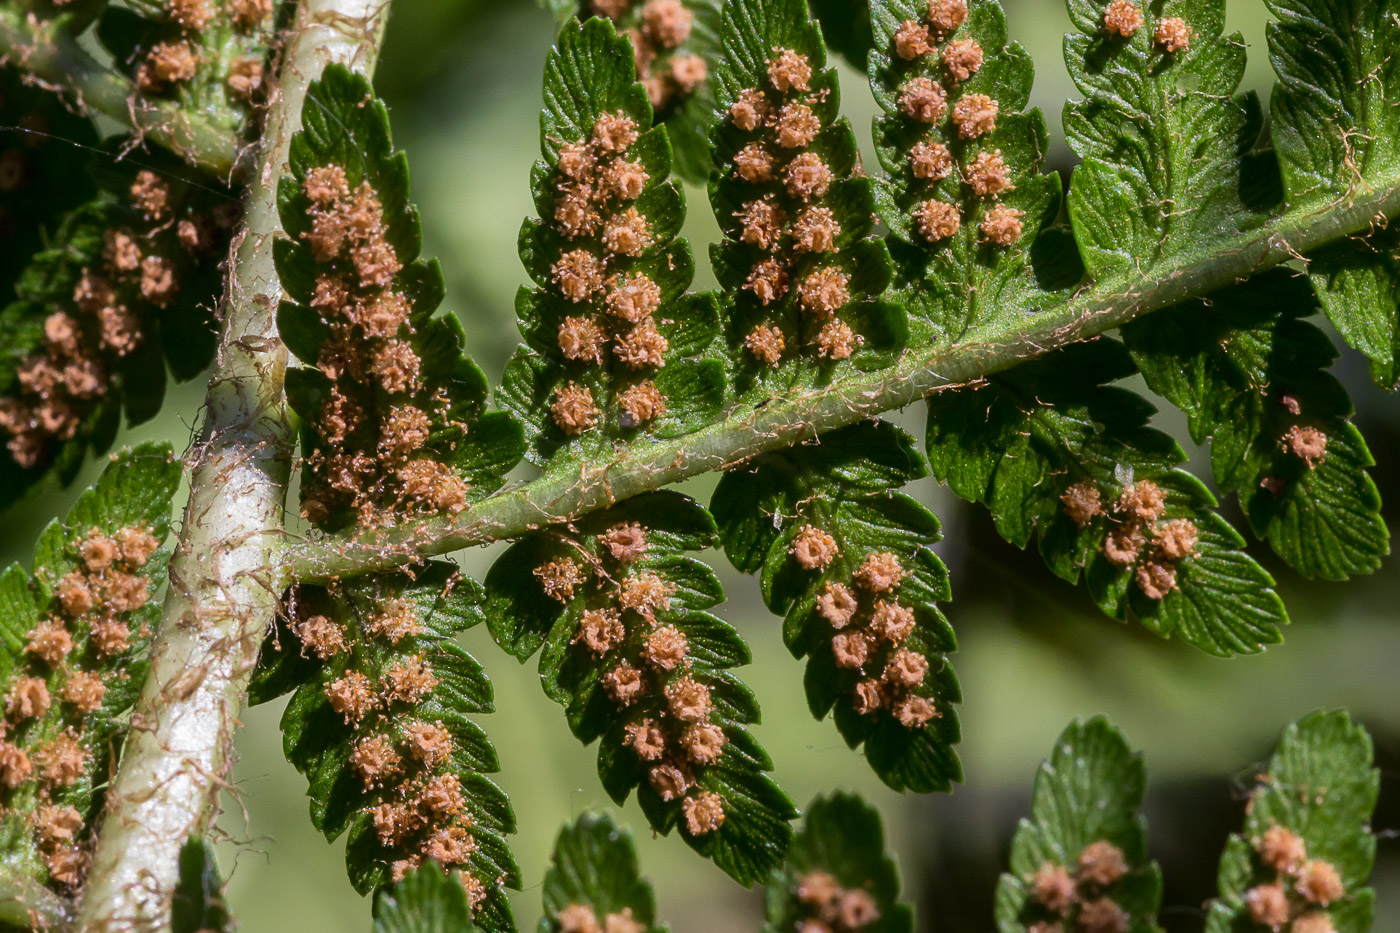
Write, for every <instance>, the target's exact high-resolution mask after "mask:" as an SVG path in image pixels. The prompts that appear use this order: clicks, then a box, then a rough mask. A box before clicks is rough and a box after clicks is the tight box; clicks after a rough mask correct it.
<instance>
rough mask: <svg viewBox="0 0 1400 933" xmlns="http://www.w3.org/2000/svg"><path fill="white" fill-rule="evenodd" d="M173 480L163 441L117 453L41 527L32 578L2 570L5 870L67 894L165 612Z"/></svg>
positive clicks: (79, 876)
mask: <svg viewBox="0 0 1400 933" xmlns="http://www.w3.org/2000/svg"><path fill="white" fill-rule="evenodd" d="M179 481H180V464H179V462H178V461H176V460H175V459H174V457H173V456H172V454H171V451H170V448H169V446H168V445H155V444H144V445H141V446H140V447H136V448H134V449H131V450H127V451H123V452H122V453H121V454H119V455H117V456H116V457H114V458H113V461H112V463H111V465H109V466H108V467H107V469H106V470H105V471H103V473H102V476H101V477H100V478H99V479H98V481H97V483H96V485H94V486H93V487H92V488H90V489H88V490H87V491H86V492H84V493H83V494H82V495H81V496H79V497H78V500H77V502H75V503H74V505H73V507H72V508H71V509H70V510H69V512H68V514H67V516H66V517H65V518H64V519H63V520H61V521H59V520H55V521H54V522H52V523H51V524H50V525H49V526H48V527H47V528H45V529H44V531H43V533H42V534H41V535H40V537H39V541H38V543H37V545H36V546H35V550H34V573H33V576H30V575H29V574H28V573H26V572H25V571H24V570H23V569H22V568H21V567H20V566H19V565H18V564H15V565H12V566H11V567H10V568H9V569H7V570H6V571H5V572H4V573H3V574H0V692H3V695H4V703H5V720H4V723H3V729H2V730H0V735H3V738H0V800H3V803H4V812H3V815H0V853H3V854H2V855H0V862H2V863H3V867H0V873H4V874H8V875H28V876H31V877H34V878H38V879H41V880H44V881H46V883H47V884H48V885H49V887H51V888H53V889H55V890H56V891H58V892H60V893H62V894H65V895H68V894H71V893H72V892H73V891H74V890H76V889H77V888H78V887H79V886H80V885H81V884H82V881H83V875H84V872H85V870H86V868H85V866H86V857H85V854H84V851H85V848H86V846H87V845H88V844H89V842H90V830H91V827H92V825H93V821H94V820H95V819H96V818H97V816H98V813H99V812H100V810H101V806H102V791H103V788H105V786H106V784H107V780H108V778H109V777H110V774H111V771H112V765H113V754H112V750H113V748H114V747H117V746H119V745H120V743H121V740H122V736H123V735H124V733H125V731H126V715H127V713H128V712H129V710H130V708H131V706H132V704H133V703H134V702H135V699H136V695H137V693H138V692H139V691H140V689H141V684H142V681H143V680H144V679H145V675H146V669H147V661H146V658H145V651H146V647H147V645H148V644H149V643H150V639H151V636H152V634H153V630H154V627H155V624H156V622H157V620H158V619H159V617H160V604H159V602H158V600H157V599H156V596H157V595H158V593H159V592H160V590H161V588H162V587H163V586H164V585H165V577H166V565H167V563H168V561H169V557H170V555H169V552H167V551H165V550H163V549H161V548H160V543H161V542H162V541H163V540H164V539H165V537H166V535H167V533H168V532H169V529H170V502H171V499H172V497H173V496H174V495H175V490H176V488H177V486H178V485H179Z"/></svg>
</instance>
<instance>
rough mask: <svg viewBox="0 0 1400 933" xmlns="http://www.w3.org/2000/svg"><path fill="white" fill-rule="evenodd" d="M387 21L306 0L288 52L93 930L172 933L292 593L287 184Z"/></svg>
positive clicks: (111, 820) (365, 65) (89, 916)
mask: <svg viewBox="0 0 1400 933" xmlns="http://www.w3.org/2000/svg"><path fill="white" fill-rule="evenodd" d="M386 11H387V4H386V3H384V2H383V0H304V2H302V3H301V4H300V5H299V7H298V10H297V17H296V22H295V24H294V25H293V27H292V31H291V33H290V34H289V37H288V44H287V53H286V58H285V60H284V65H283V70H282V75H283V80H282V82H281V83H280V86H278V87H277V88H275V89H274V91H273V93H272V96H271V98H270V102H269V105H268V111H267V122H266V126H265V129H264V135H263V139H264V148H263V150H262V152H261V153H260V155H259V158H258V161H257V170H256V174H255V175H254V177H253V180H252V183H251V184H250V185H249V188H248V192H247V198H246V204H245V207H246V214H245V217H246V220H245V226H244V229H243V231H242V232H241V234H240V236H241V241H239V243H240V245H239V247H238V251H237V255H236V257H235V260H234V264H233V268H232V271H231V274H230V276H229V283H228V290H227V293H226V295H225V298H224V304H225V318H224V332H223V335H222V338H221V344H220V348H219V356H218V362H217V363H216V367H215V371H214V374H213V376H212V378H211V379H210V382H209V392H208V396H207V398H206V402H205V405H206V409H207V415H206V418H205V421H204V424H203V426H202V428H201V431H200V434H199V436H198V438H197V440H196V443H195V446H194V454H193V456H192V457H191V458H190V459H191V462H192V464H193V467H192V474H191V477H190V485H191V494H190V500H189V504H188V506H187V509H186V512H185V522H184V529H183V532H182V534H181V537H180V541H179V546H178V549H177V551H176V554H175V557H174V560H173V561H172V564H171V575H172V585H171V586H170V589H169V594H168V596H167V600H166V604H165V607H164V612H163V615H162V620H161V626H160V630H159V634H158V636H157V639H156V642H155V645H154V646H153V648H152V653H151V674H150V676H149V678H148V679H147V681H146V684H145V688H144V689H143V691H142V694H141V698H140V700H139V701H138V703H137V706H136V709H135V711H134V712H133V714H132V728H131V734H130V737H129V738H128V740H127V744H126V747H125V749H124V751H123V755H122V762H121V767H120V770H119V771H118V773H117V776H116V778H115V779H114V780H113V782H112V785H111V788H110V789H109V791H108V807H107V812H106V815H105V824H104V826H105V829H104V831H103V833H102V835H101V836H100V838H99V840H98V845H97V851H96V854H95V857H94V862H93V868H92V872H91V874H90V875H89V878H90V880H89V883H88V886H87V889H86V891H85V892H84V897H83V902H82V904H81V907H80V909H79V920H78V929H80V930H84V931H96V930H104V931H109V930H119V931H136V930H140V931H148V930H150V931H154V930H166V929H169V926H170V913H169V904H170V898H171V896H172V892H173V891H174V889H175V885H176V882H177V874H178V866H179V852H180V847H181V846H182V845H183V844H184V843H185V841H186V840H187V839H189V838H190V837H191V836H192V835H202V834H203V833H204V832H205V831H206V830H207V829H208V828H209V825H210V824H211V822H212V821H213V818H214V816H215V814H216V813H217V809H218V796H219V794H220V793H221V791H222V789H223V786H224V778H225V776H226V774H227V771H228V768H229V765H230V760H231V759H230V753H231V751H232V745H233V731H234V727H235V724H236V720H237V717H238V713H239V710H240V708H241V706H242V702H243V697H244V694H245V692H246V689H247V686H248V680H249V678H250V676H251V675H252V673H253V668H254V666H255V664H256V662H257V657H258V650H259V648H260V646H261V644H262V637H263V635H264V633H265V632H266V630H267V626H268V624H269V623H270V620H271V619H272V616H273V613H274V611H275V609H276V602H277V594H278V592H280V589H279V587H277V585H276V584H275V582H274V581H272V580H269V579H268V573H267V569H266V568H268V567H271V566H275V565H276V563H277V561H276V558H275V554H276V546H277V542H278V540H279V536H280V535H281V533H282V530H283V528H282V509H283V505H284V500H285V497H286V489H287V482H288V479H289V476H290V470H291V455H292V447H293V440H294V433H293V430H292V426H291V422H290V419H289V417H288V412H287V409H286V406H285V404H284V402H283V397H282V389H283V376H284V373H285V371H286V365H287V353H286V349H285V348H284V347H283V345H282V343H281V342H280V340H278V338H277V328H276V323H275V313H276V309H277V305H278V302H279V300H280V299H281V297H282V289H281V285H280V284H279V281H278V277H277V273H276V268H275V266H274V262H273V249H272V247H273V242H274V240H275V238H276V235H277V234H278V233H279V232H280V229H281V226H280V221H279V219H278V212H277V199H276V195H277V184H278V181H279V180H280V178H281V176H282V174H283V173H284V172H285V171H286V165H287V156H288V147H289V145H290V143H291V139H292V134H293V133H294V132H295V131H296V130H297V128H298V127H299V126H300V123H301V113H302V107H303V104H304V101H305V98H306V90H307V86H308V85H309V84H310V82H311V81H312V80H314V79H315V78H316V77H317V76H319V75H320V73H321V71H322V70H323V69H324V68H325V67H326V65H327V64H329V63H331V62H344V63H346V64H348V65H350V66H351V67H354V68H357V69H359V70H362V71H364V72H371V71H372V70H373V67H374V63H375V60H376V58H377V55H378V50H379V43H380V39H381V37H382V35H383V29H384V24H385V20H386Z"/></svg>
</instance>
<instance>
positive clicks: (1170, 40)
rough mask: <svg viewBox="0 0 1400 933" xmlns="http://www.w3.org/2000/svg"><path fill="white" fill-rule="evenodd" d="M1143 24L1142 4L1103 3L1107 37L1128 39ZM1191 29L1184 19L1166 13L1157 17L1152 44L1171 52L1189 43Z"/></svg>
mask: <svg viewBox="0 0 1400 933" xmlns="http://www.w3.org/2000/svg"><path fill="white" fill-rule="evenodd" d="M1145 25H1147V21H1146V19H1144V17H1143V12H1142V8H1141V7H1140V6H1139V5H1138V4H1136V3H1133V2H1132V0H1111V2H1110V3H1109V4H1108V5H1107V6H1106V7H1104V11H1103V28H1104V32H1106V33H1107V34H1108V35H1109V36H1110V37H1113V38H1117V39H1131V38H1132V37H1133V36H1134V35H1136V34H1137V31H1138V30H1139V29H1141V28H1142V27H1143V26H1145ZM1192 33H1193V30H1192V29H1191V27H1190V26H1189V25H1187V23H1186V21H1185V20H1184V19H1182V18H1180V17H1179V16H1166V17H1163V18H1162V19H1160V20H1158V21H1157V26H1156V28H1155V29H1153V30H1152V44H1153V45H1154V46H1155V47H1156V48H1157V50H1158V51H1159V52H1162V53H1164V54H1167V55H1171V54H1174V53H1176V52H1180V51H1182V50H1184V49H1187V48H1189V47H1190V46H1191V36H1192Z"/></svg>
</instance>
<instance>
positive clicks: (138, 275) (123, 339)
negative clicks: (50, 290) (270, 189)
mask: <svg viewBox="0 0 1400 933" xmlns="http://www.w3.org/2000/svg"><path fill="white" fill-rule="evenodd" d="M128 196H129V199H130V200H129V203H130V206H131V207H132V208H133V209H134V211H135V215H137V216H138V217H139V219H136V220H135V222H134V223H132V224H131V225H129V226H122V227H119V228H115V229H109V230H107V231H106V233H105V238H106V239H105V243H104V246H103V250H102V254H101V256H100V257H99V258H98V259H97V260H96V261H95V262H94V263H92V264H91V265H89V266H86V267H84V268H83V269H82V271H81V273H80V274H79V276H78V280H77V283H76V285H75V286H74V288H73V293H72V299H71V301H61V302H54V303H53V305H52V307H50V308H48V309H46V310H47V311H48V316H47V317H46V318H45V319H44V328H43V333H44V337H43V345H42V347H41V348H40V349H38V350H36V351H35V352H34V353H33V354H32V355H30V356H29V357H28V358H27V359H25V360H24V361H23V362H22V363H20V364H19V366H18V368H17V376H18V379H17V381H16V389H15V394H14V395H12V396H9V397H7V398H3V399H0V433H3V434H4V435H5V436H6V438H7V441H6V445H7V447H8V449H9V453H10V456H11V458H13V459H14V461H15V463H17V464H18V465H19V466H21V467H24V468H26V469H30V468H34V467H41V466H44V465H45V464H47V463H48V461H49V460H50V459H51V457H52V456H53V451H54V449H55V447H56V446H58V445H59V444H62V443H63V442H66V441H69V440H72V439H73V438H74V437H75V436H77V434H78V433H79V431H80V430H81V429H82V426H83V423H84V422H85V421H86V420H87V418H88V416H89V415H90V414H91V413H92V411H93V409H94V408H96V407H97V406H98V405H99V404H100V403H101V402H102V400H103V399H104V397H105V396H106V395H107V394H108V392H109V391H111V389H112V371H113V369H115V368H117V367H118V366H119V365H120V364H121V361H122V360H123V358H125V357H127V356H129V355H130V354H131V353H133V352H135V351H136V350H137V348H139V347H140V346H141V345H142V343H143V342H144V341H145V340H146V339H147V337H148V333H147V330H148V328H149V327H150V319H151V317H152V316H153V315H154V314H155V312H157V311H158V310H159V309H162V308H166V307H168V306H170V305H171V304H172V303H174V302H175V301H176V300H178V299H179V297H180V285H181V282H180V278H181V270H182V269H184V270H189V269H190V268H191V267H192V263H194V262H199V261H201V260H208V259H210V258H211V257H212V256H213V254H214V251H215V250H216V249H217V247H218V245H219V244H220V243H222V242H224V239H225V238H226V237H227V229H228V227H230V226H232V224H233V221H234V220H235V219H236V218H235V216H234V213H233V211H231V210H230V211H225V210H220V211H215V212H214V213H213V214H212V215H207V214H203V213H198V212H196V211H195V210H193V209H192V208H190V207H188V206H187V205H184V204H177V203H176V197H175V195H174V193H173V192H172V188H171V185H170V184H169V183H168V182H166V181H165V180H164V179H162V178H161V177H160V176H158V175H157V174H156V173H154V172H151V171H148V170H142V171H141V172H139V173H137V175H136V179H135V181H134V182H132V184H131V188H130V190H129V192H128ZM191 313H193V310H191Z"/></svg>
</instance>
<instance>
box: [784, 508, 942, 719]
mask: <svg viewBox="0 0 1400 933" xmlns="http://www.w3.org/2000/svg"><path fill="white" fill-rule="evenodd" d="M789 552H790V553H791V554H792V556H793V557H794V558H795V559H796V561H797V563H798V565H799V566H801V567H802V569H803V570H812V571H821V570H825V569H827V568H828V567H830V566H831V564H832V562H833V561H835V560H836V558H837V557H839V556H841V549H840V546H839V545H838V544H837V543H836V539H835V538H833V537H832V536H831V535H830V534H828V533H827V532H825V531H823V530H821V529H820V528H818V527H816V526H815V525H804V526H802V527H801V528H800V529H798V532H797V534H796V535H795V536H794V537H793V541H792V545H791V547H790V548H789ZM904 573H905V571H904V567H903V566H902V565H901V563H900V561H899V558H898V557H897V556H896V555H894V554H892V553H890V552H889V551H874V552H872V553H870V554H867V555H866V556H865V558H864V559H863V560H862V561H861V562H860V564H859V565H858V566H857V567H856V569H855V572H854V573H852V574H851V579H850V580H849V581H848V582H845V583H838V582H828V583H827V584H826V586H825V588H823V590H822V593H821V595H820V596H818V597H817V612H818V613H820V614H821V617H822V618H824V619H825V620H826V621H827V622H829V623H830V624H831V627H832V628H833V629H834V630H835V632H836V634H835V635H834V636H833V637H832V639H831V653H832V656H833V658H834V659H835V661H836V666H837V667H839V668H841V669H843V670H849V671H856V672H857V673H859V675H860V676H861V678H862V679H861V680H860V681H859V682H858V683H857V684H856V686H855V697H854V703H855V709H856V712H858V713H860V714H861V715H863V716H871V715H874V714H876V713H877V712H879V711H880V710H886V711H888V712H889V713H890V715H892V716H894V717H895V719H897V720H898V721H899V722H900V724H902V725H903V726H904V727H905V728H907V729H921V728H923V727H924V726H925V725H927V724H928V722H929V720H931V719H934V718H937V717H939V716H941V715H942V713H941V712H939V710H938V709H937V708H936V707H935V706H934V705H933V703H931V702H930V701H929V700H928V699H927V698H925V697H922V696H919V695H918V694H917V693H916V692H915V691H917V690H918V688H919V687H920V686H921V685H922V684H923V682H924V678H925V677H926V676H927V675H928V671H929V661H928V658H926V657H924V656H923V655H922V654H920V653H919V652H917V651H914V650H912V649H910V648H908V647H907V646H906V645H905V642H907V641H908V639H909V636H910V635H911V634H913V632H914V626H915V619H914V611H913V610H912V609H910V608H909V607H908V606H902V605H900V603H899V587H900V584H901V583H902V582H903V580H904Z"/></svg>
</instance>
